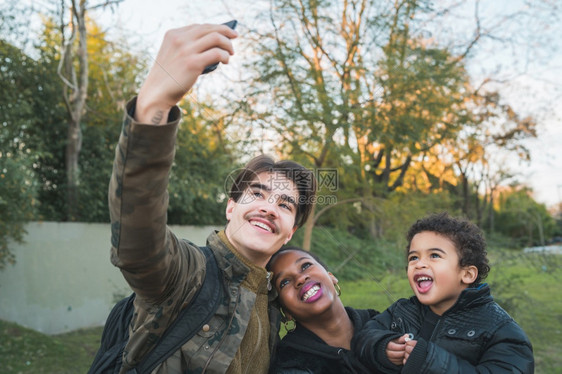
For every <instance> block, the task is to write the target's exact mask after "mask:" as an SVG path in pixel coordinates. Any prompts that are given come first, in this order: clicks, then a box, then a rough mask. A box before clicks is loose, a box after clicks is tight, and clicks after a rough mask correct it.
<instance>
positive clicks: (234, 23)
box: [201, 19, 238, 74]
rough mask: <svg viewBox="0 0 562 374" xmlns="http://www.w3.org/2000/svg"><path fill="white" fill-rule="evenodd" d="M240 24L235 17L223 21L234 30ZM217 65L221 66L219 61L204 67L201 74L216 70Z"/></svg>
mask: <svg viewBox="0 0 562 374" xmlns="http://www.w3.org/2000/svg"><path fill="white" fill-rule="evenodd" d="M237 24H238V21H237V20H235V19H233V20H232V21H228V22H225V23H223V25H227V26H228V27H230V28H231V29H232V30H234V29H235V28H236V25H237ZM217 66H219V63H218V62H217V63H216V64H212V65H209V66H206V67H205V69H203V72H202V73H201V74H207V73H210V72H212V71H214V70H215V69H216V68H217Z"/></svg>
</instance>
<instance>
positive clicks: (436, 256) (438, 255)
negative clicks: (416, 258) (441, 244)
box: [430, 253, 441, 258]
mask: <svg viewBox="0 0 562 374" xmlns="http://www.w3.org/2000/svg"><path fill="white" fill-rule="evenodd" d="M430 257H431V258H441V255H440V254H439V253H432V254H431V256H430Z"/></svg>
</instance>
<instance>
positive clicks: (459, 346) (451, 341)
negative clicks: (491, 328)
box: [436, 326, 489, 363]
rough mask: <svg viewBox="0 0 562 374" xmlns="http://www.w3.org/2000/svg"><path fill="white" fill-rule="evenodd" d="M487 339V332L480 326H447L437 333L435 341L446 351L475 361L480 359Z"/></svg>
mask: <svg viewBox="0 0 562 374" xmlns="http://www.w3.org/2000/svg"><path fill="white" fill-rule="evenodd" d="M488 340H489V332H488V331H486V330H484V329H482V328H477V327H474V328H472V327H460V328H459V327H454V326H449V327H447V328H445V329H444V330H443V331H442V332H441V333H440V334H439V336H438V337H437V341H436V343H437V344H438V345H440V346H442V347H444V348H445V349H446V350H447V351H449V352H451V353H454V354H455V355H457V356H459V357H462V358H464V359H465V360H467V361H469V362H472V363H475V362H478V360H479V359H480V356H481V354H482V351H483V350H484V349H485V348H486V342H487V341H488Z"/></svg>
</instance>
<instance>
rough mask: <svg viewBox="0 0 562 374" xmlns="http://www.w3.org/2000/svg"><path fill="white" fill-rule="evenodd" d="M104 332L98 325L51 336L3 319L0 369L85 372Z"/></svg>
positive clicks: (6, 373)
mask: <svg viewBox="0 0 562 374" xmlns="http://www.w3.org/2000/svg"><path fill="white" fill-rule="evenodd" d="M101 332H102V328H101V327H96V328H92V329H83V330H77V331H73V332H70V333H67V334H61V335H53V336H49V335H45V334H41V333H39V332H36V331H34V330H30V329H26V328H24V327H21V326H19V325H16V324H14V323H9V322H5V321H1V320H0V367H1V368H0V372H2V373H5V374H8V373H52V374H55V373H56V374H66V373H68V374H76V373H86V372H87V371H88V368H89V367H90V364H91V363H92V360H93V358H94V356H95V354H96V352H97V349H98V347H99V341H100V337H101Z"/></svg>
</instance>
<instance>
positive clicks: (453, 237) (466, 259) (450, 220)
mask: <svg viewBox="0 0 562 374" xmlns="http://www.w3.org/2000/svg"><path fill="white" fill-rule="evenodd" d="M422 231H430V232H434V233H437V234H439V235H442V236H444V237H446V238H447V239H449V240H450V241H452V242H453V244H454V245H455V247H456V249H457V252H458V254H459V265H460V266H461V267H464V266H469V265H473V266H476V268H477V269H478V276H477V277H476V280H475V281H474V283H473V284H478V283H480V282H481V281H482V280H483V279H485V278H486V277H487V276H488V272H489V271H490V265H489V264H488V258H487V252H486V241H485V240H484V236H483V235H482V230H480V228H479V227H478V226H476V225H475V224H473V223H472V222H470V221H468V220H465V219H461V218H455V217H451V216H450V215H449V214H448V213H447V212H442V213H437V214H432V215H429V216H427V217H424V218H422V219H420V220H418V221H417V222H416V223H414V224H413V225H412V226H411V227H410V229H409V230H408V233H407V234H406V240H407V241H408V245H407V246H406V256H407V255H408V252H409V250H410V244H411V243H412V239H413V237H414V236H415V235H416V234H419V233H420V232H422Z"/></svg>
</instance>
